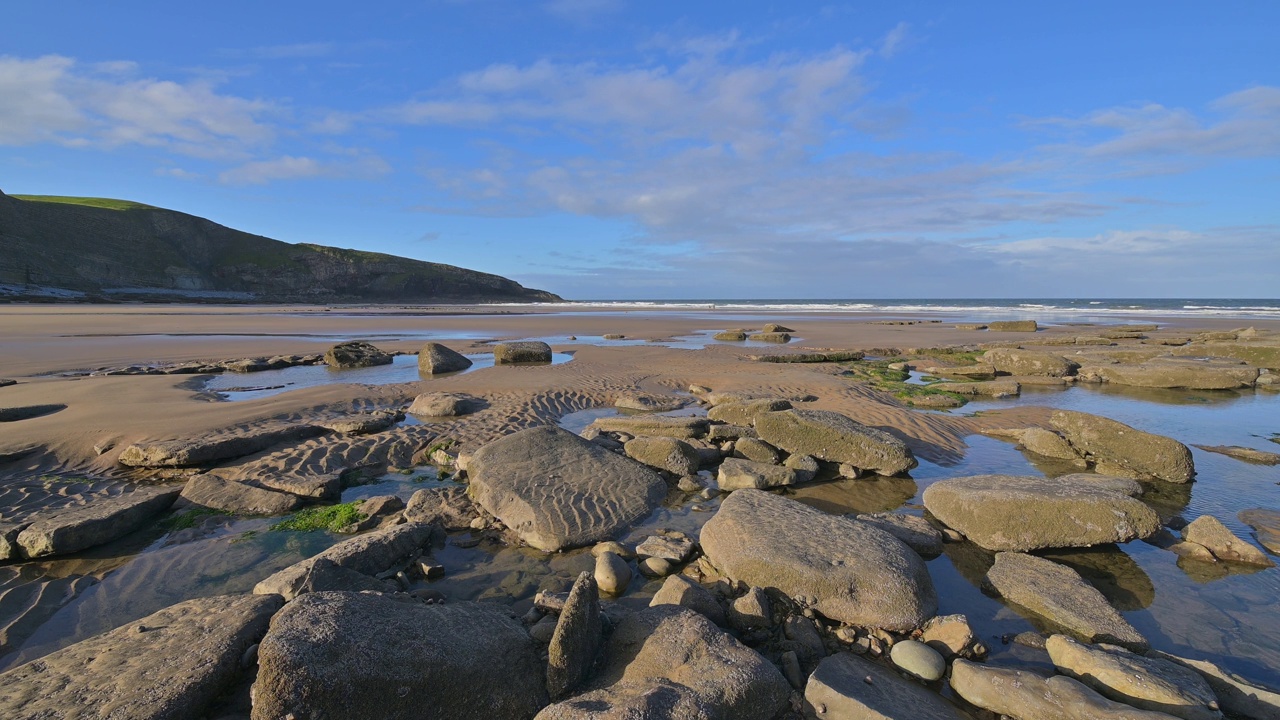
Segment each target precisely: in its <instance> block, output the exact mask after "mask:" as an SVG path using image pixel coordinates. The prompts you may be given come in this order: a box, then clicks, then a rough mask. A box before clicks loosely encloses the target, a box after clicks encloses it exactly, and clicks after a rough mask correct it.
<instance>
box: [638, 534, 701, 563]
mask: <svg viewBox="0 0 1280 720" xmlns="http://www.w3.org/2000/svg"><path fill="white" fill-rule="evenodd" d="M636 554H637V555H639V556H641V557H650V558H655V557H656V558H662V559H664V560H669V561H671V562H672V563H676V564H679V563H683V562H685V561H687V560H688V559H689V558H690V556H692V555H693V541H692V540H690V539H689V538H686V537H669V536H664V535H650V536H649V537H647V538H645V540H644V542H642V543H640V544H639V545H637V546H636Z"/></svg>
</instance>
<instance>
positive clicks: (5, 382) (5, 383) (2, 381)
mask: <svg viewBox="0 0 1280 720" xmlns="http://www.w3.org/2000/svg"><path fill="white" fill-rule="evenodd" d="M17 384H18V381H17V380H10V379H9V378H0V387H9V386H10V385H17Z"/></svg>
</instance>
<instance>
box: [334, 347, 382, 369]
mask: <svg viewBox="0 0 1280 720" xmlns="http://www.w3.org/2000/svg"><path fill="white" fill-rule="evenodd" d="M394 359H395V356H393V355H391V354H390V353H386V352H383V351H382V350H379V349H378V348H376V347H374V346H373V345H371V344H369V343H367V342H360V341H356V342H346V343H341V344H338V345H334V346H333V347H331V348H329V350H328V351H327V352H326V353H325V354H324V361H325V363H326V364H327V365H328V366H329V367H332V368H338V369H340V370H346V369H351V368H364V367H374V366H375V365H390V364H391V362H392V361H393V360H394Z"/></svg>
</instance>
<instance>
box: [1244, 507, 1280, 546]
mask: <svg viewBox="0 0 1280 720" xmlns="http://www.w3.org/2000/svg"><path fill="white" fill-rule="evenodd" d="M1238 517H1239V518H1240V522H1242V523H1244V524H1245V525H1248V526H1249V527H1251V528H1253V531H1254V536H1255V537H1257V538H1258V542H1259V543H1261V544H1262V546H1263V547H1265V548H1266V549H1268V550H1270V551H1271V552H1273V553H1275V554H1277V555H1280V512H1278V511H1276V510H1268V509H1266V508H1252V509H1249V510H1241V511H1240V514H1239V515H1238Z"/></svg>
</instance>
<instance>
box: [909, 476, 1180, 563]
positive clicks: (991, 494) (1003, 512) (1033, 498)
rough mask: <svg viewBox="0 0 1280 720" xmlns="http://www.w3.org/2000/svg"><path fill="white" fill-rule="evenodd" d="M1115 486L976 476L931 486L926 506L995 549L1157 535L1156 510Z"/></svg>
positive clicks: (1084, 544)
mask: <svg viewBox="0 0 1280 720" xmlns="http://www.w3.org/2000/svg"><path fill="white" fill-rule="evenodd" d="M1121 481H1122V482H1123V480H1121ZM1114 487H1115V485H1114V484H1113V483H1108V482H1105V481H1104V482H1098V483H1094V482H1084V481H1063V480H1062V479H1061V478H1059V479H1049V478H1038V477H1031V476H1023V475H973V476H970V477H962V478H953V479H951V480H942V481H939V482H936V483H934V484H933V485H930V486H929V487H928V488H927V489H926V490H925V491H924V506H925V508H927V509H928V510H929V512H930V513H932V514H933V516H934V517H936V518H938V519H939V520H941V521H942V522H944V523H946V524H947V525H948V526H950V527H952V528H955V529H956V530H959V531H960V532H961V533H963V534H964V535H965V537H967V538H969V540H971V541H973V542H974V543H976V544H978V545H980V546H982V547H984V548H986V549H988V550H997V551H999V550H1017V551H1026V550H1038V549H1042V548H1064V547H1088V546H1090V545H1100V544H1103V543H1113V542H1128V541H1129V540H1133V539H1135V538H1145V537H1150V536H1151V535H1153V534H1155V532H1156V531H1157V530H1159V529H1160V518H1159V516H1158V515H1157V514H1156V512H1155V511H1154V510H1152V509H1151V508H1149V507H1147V505H1146V504H1144V503H1143V502H1142V501H1141V500H1137V499H1134V498H1132V497H1129V496H1128V495H1127V494H1125V493H1122V492H1118V491H1117V490H1115V489H1113V488H1114Z"/></svg>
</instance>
